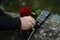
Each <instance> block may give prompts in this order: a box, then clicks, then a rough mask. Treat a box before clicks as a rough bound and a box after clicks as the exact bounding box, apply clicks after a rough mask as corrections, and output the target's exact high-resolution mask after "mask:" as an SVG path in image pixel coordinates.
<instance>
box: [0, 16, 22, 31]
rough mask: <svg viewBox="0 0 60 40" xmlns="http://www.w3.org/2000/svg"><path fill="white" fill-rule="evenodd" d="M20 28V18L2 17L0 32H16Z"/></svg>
mask: <svg viewBox="0 0 60 40" xmlns="http://www.w3.org/2000/svg"><path fill="white" fill-rule="evenodd" d="M20 27H21V21H20V19H19V18H17V17H15V18H14V17H13V18H12V17H4V16H0V30H16V29H20Z"/></svg>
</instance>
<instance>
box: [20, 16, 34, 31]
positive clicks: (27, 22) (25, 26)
mask: <svg viewBox="0 0 60 40" xmlns="http://www.w3.org/2000/svg"><path fill="white" fill-rule="evenodd" d="M20 20H21V30H29V29H31V28H33V27H34V25H35V20H34V19H33V18H32V17H31V16H25V17H21V18H20Z"/></svg>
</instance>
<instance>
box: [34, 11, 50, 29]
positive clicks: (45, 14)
mask: <svg viewBox="0 0 60 40" xmlns="http://www.w3.org/2000/svg"><path fill="white" fill-rule="evenodd" d="M49 15H50V12H49V11H42V12H41V14H40V15H39V16H38V18H37V19H36V25H35V27H34V28H35V29H38V28H39V27H40V26H41V25H42V24H43V23H44V22H45V20H46V19H47V18H48V17H49Z"/></svg>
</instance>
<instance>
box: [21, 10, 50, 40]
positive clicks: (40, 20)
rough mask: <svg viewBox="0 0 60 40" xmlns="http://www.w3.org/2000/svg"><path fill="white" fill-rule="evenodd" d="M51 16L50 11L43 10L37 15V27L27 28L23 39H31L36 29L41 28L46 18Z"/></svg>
mask: <svg viewBox="0 0 60 40" xmlns="http://www.w3.org/2000/svg"><path fill="white" fill-rule="evenodd" d="M49 16H50V12H48V11H42V12H41V14H40V15H39V16H38V17H37V19H36V24H35V27H34V28H32V29H31V30H26V31H24V32H23V33H22V35H24V37H23V38H22V40H30V38H31V36H32V35H33V33H34V32H35V30H37V29H39V28H40V26H41V25H42V24H43V23H44V22H45V20H46V19H47V18H48V17H49Z"/></svg>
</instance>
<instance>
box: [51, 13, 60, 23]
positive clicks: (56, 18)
mask: <svg viewBox="0 0 60 40" xmlns="http://www.w3.org/2000/svg"><path fill="white" fill-rule="evenodd" d="M51 21H52V22H60V16H59V15H57V14H55V15H53V16H52V18H51Z"/></svg>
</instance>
